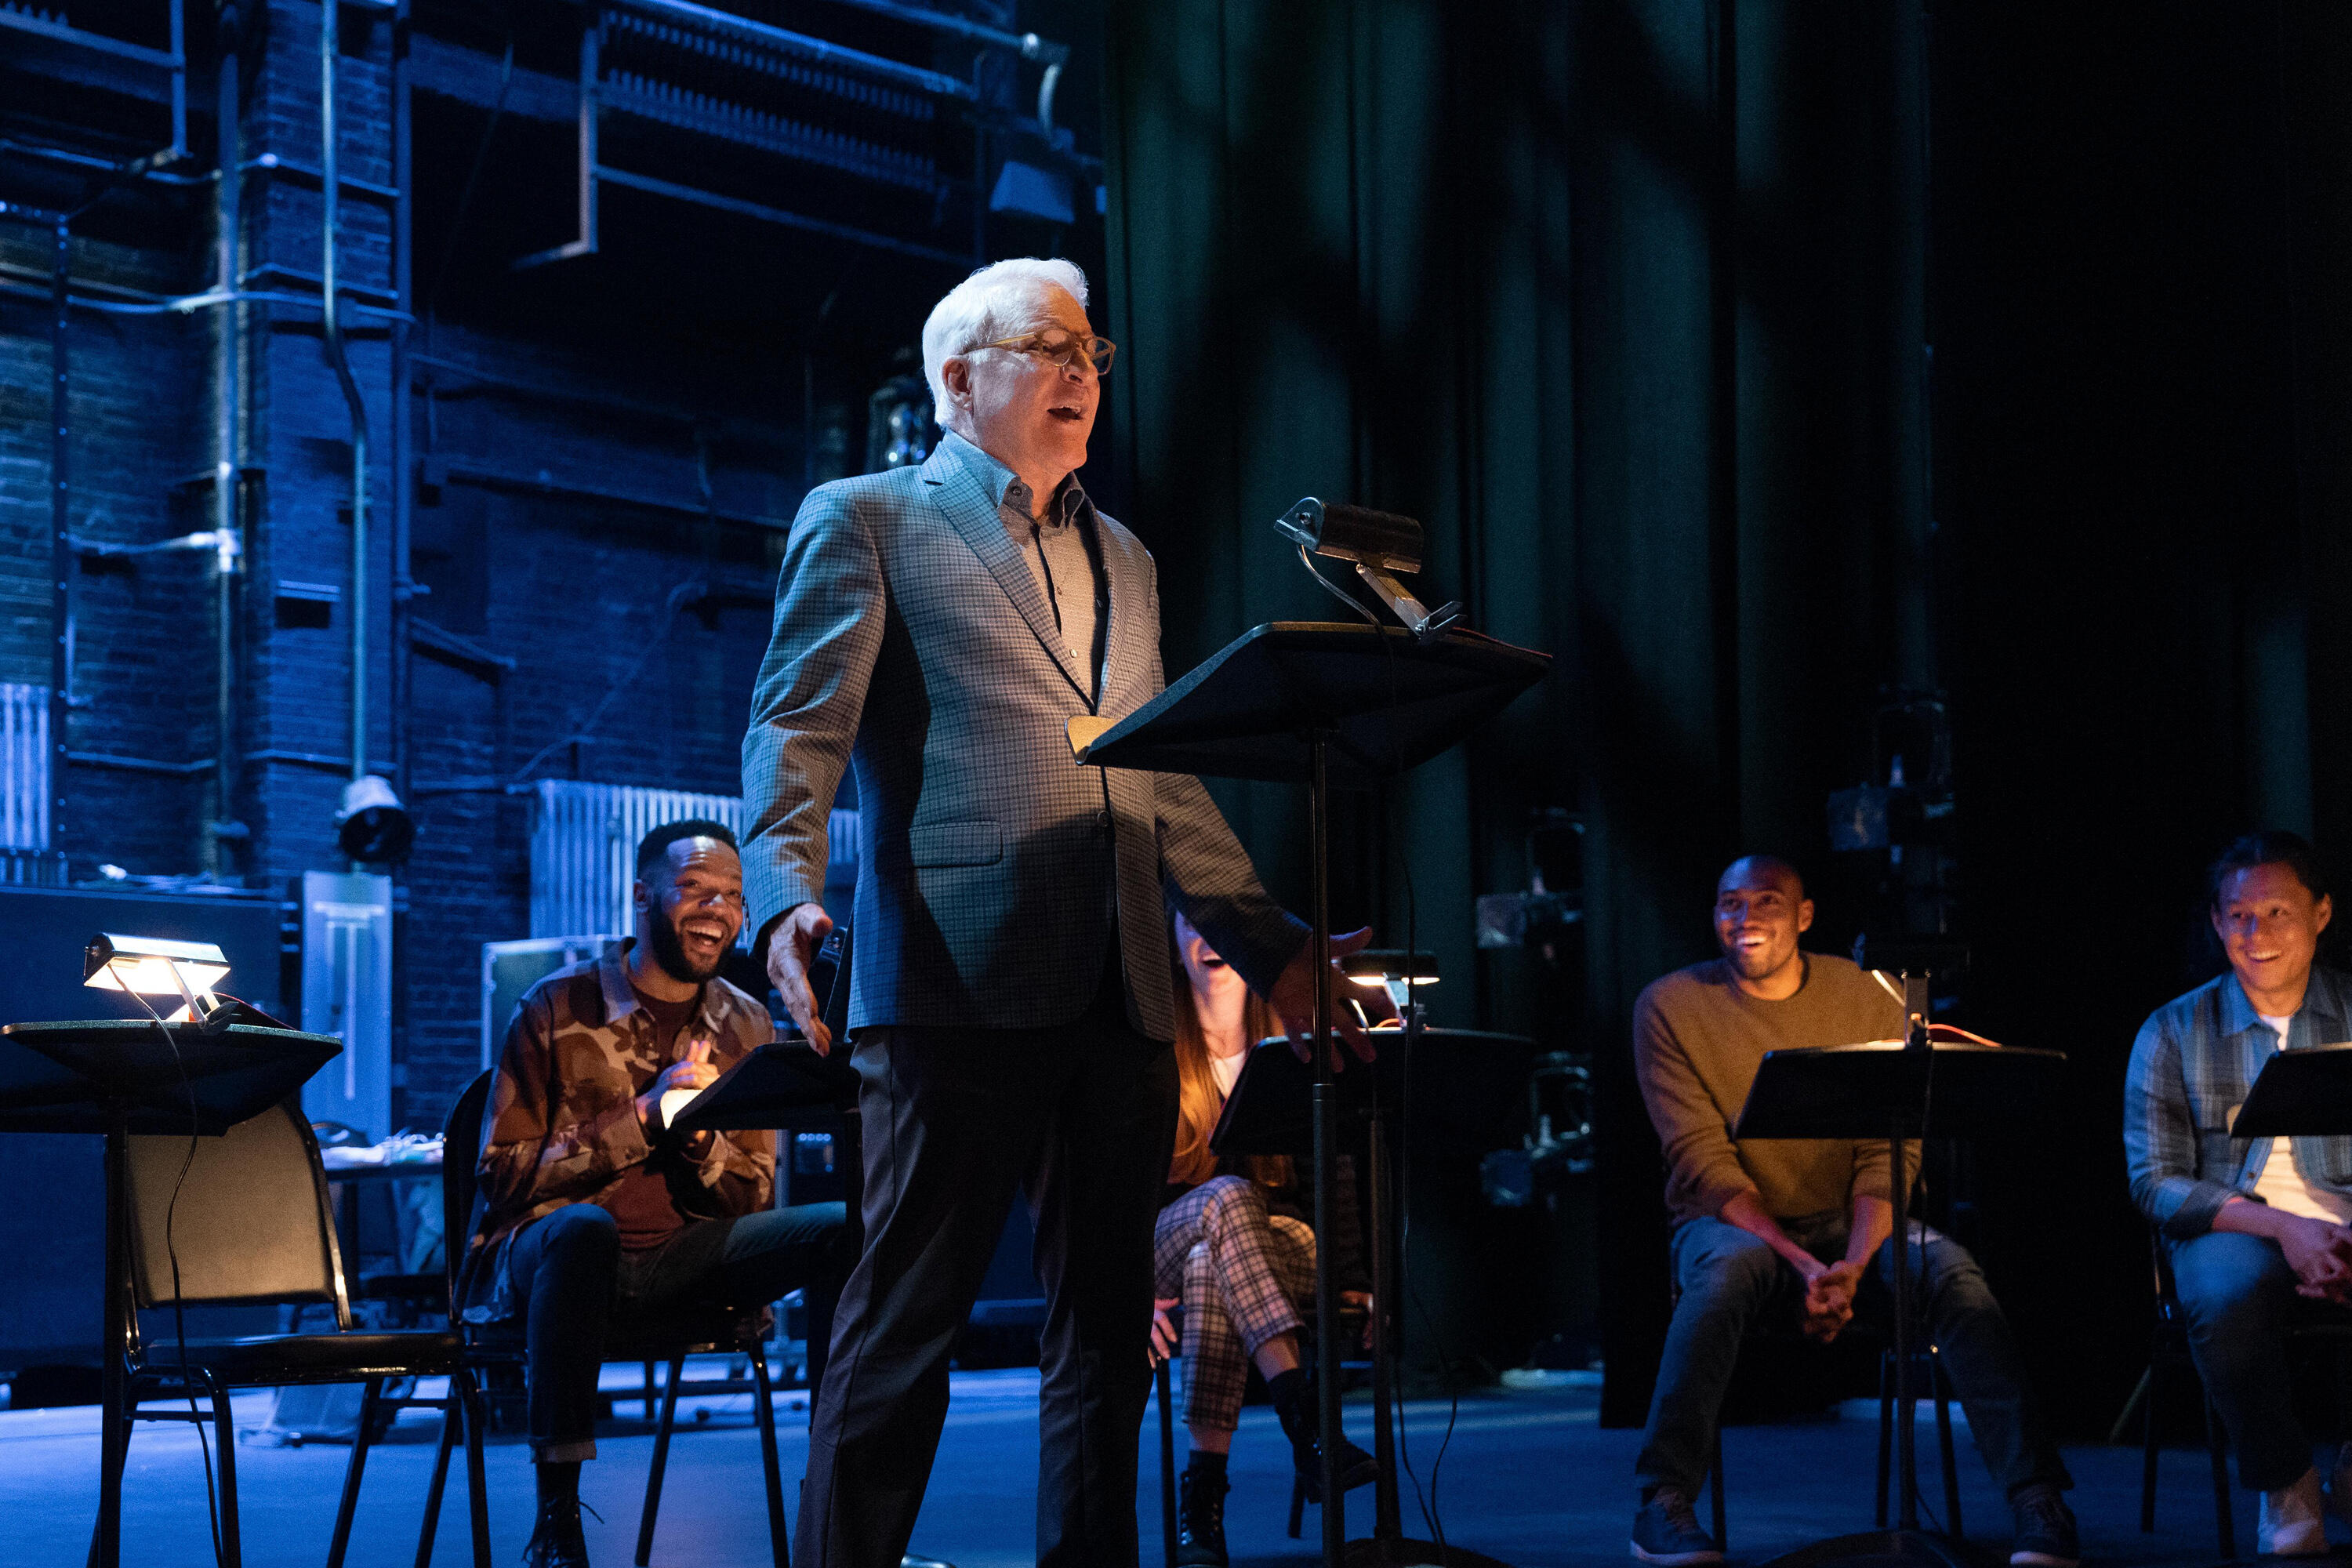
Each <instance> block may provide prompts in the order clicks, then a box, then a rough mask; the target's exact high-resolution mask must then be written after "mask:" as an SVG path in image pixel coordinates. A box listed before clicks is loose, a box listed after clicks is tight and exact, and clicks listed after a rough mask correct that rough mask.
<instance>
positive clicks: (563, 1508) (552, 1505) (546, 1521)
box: [522, 1495, 588, 1568]
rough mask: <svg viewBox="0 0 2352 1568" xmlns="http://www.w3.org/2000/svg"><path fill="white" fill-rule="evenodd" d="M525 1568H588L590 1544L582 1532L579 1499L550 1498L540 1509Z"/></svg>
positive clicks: (525, 1550) (524, 1555)
mask: <svg viewBox="0 0 2352 1568" xmlns="http://www.w3.org/2000/svg"><path fill="white" fill-rule="evenodd" d="M522 1561H523V1568H588V1541H587V1538H586V1537H585V1536H583V1534H582V1533H581V1531H580V1499H579V1498H578V1496H577V1495H574V1496H572V1497H558V1498H549V1499H548V1500H546V1501H544V1502H542V1503H541V1504H540V1505H539V1520H538V1522H537V1523H535V1524H533V1525H532V1526H531V1530H530V1544H529V1545H527V1546H525V1547H524V1548H523V1549H522Z"/></svg>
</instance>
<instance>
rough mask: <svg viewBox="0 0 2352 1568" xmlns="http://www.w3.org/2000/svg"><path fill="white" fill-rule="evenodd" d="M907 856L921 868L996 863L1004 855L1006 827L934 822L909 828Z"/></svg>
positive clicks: (989, 824) (991, 823)
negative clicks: (1004, 828)
mask: <svg viewBox="0 0 2352 1568" xmlns="http://www.w3.org/2000/svg"><path fill="white" fill-rule="evenodd" d="M907 858H908V860H909V861H911V862H912V863H913V864H914V865H916V866H918V867H929V866H993V865H995V864H996V863H997V862H998V861H999V860H1002V859H1003V858H1004V830H1003V828H1001V827H999V826H997V825H996V824H994V823H993V822H933V823H929V824H927V825H925V826H919V827H909V828H908V829H907Z"/></svg>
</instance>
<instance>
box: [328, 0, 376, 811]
mask: <svg viewBox="0 0 2352 1568" xmlns="http://www.w3.org/2000/svg"><path fill="white" fill-rule="evenodd" d="M340 9H341V6H340V5H339V4H338V0H324V3H323V4H322V5H320V7H319V140H320V159H319V170H320V180H319V184H320V200H321V201H322V202H323V204H324V205H325V218H324V220H323V223H322V225H321V231H322V232H321V237H322V241H323V254H322V255H321V258H320V278H321V279H322V282H321V285H320V300H321V302H322V304H323V306H324V309H325V318H324V319H325V327H326V344H327V358H328V359H329V361H330V362H331V363H333V365H334V367H335V381H336V384H338V385H340V386H341V388H342V389H343V404H344V406H345V407H346V408H348V409H349V410H350V411H351V417H352V778H354V779H363V778H365V777H367V771H368V763H367V753H368V746H367V652H368V647H367V586H368V577H367V550H368V529H367V503H368V486H367V405H365V404H364V403H362V402H361V401H360V386H359V383H358V382H357V381H355V380H354V379H352V360H351V355H350V353H348V352H346V350H345V348H344V344H343V321H342V307H341V301H340V300H338V298H337V296H336V292H335V259H336V258H335V217H336V200H335V193H336V189H337V186H338V184H339V174H338V171H337V168H336V164H337V163H338V149H337V147H336V145H335V142H336V140H337V132H338V129H339V127H338V125H337V122H336V117H335V57H336V56H337V54H338V53H339V52H340V48H339V44H338V39H337V36H336V35H337V31H338V27H339V25H340V18H339V17H338V16H337V15H336V13H337V12H338V11H339V10H340Z"/></svg>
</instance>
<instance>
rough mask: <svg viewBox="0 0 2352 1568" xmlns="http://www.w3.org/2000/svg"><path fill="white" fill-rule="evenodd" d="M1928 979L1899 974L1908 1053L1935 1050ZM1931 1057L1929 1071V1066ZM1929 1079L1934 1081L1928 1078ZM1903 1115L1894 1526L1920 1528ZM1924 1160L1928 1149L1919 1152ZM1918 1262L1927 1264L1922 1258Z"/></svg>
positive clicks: (1896, 1191)
mask: <svg viewBox="0 0 2352 1568" xmlns="http://www.w3.org/2000/svg"><path fill="white" fill-rule="evenodd" d="M1928 985H1929V980H1928V978H1927V976H1926V975H1914V974H1912V973H1910V972H1909V971H1908V970H1906V971H1905V972H1904V975H1903V990H1904V998H1903V1011H1904V1012H1905V1013H1906V1015H1907V1017H1906V1027H1905V1029H1904V1033H1903V1047H1904V1049H1906V1050H1910V1051H1927V1050H1933V1049H1934V1048H1935V1047H1933V1046H1932V1045H1931V1044H1930V1043H1929V1041H1928V1038H1927V1009H1928V1006H1929V1005H1930V1004H1929V1000H1928ZM1932 1066H1933V1063H1932V1059H1931V1061H1930V1067H1931V1068H1932ZM1931 1081H1932V1080H1931ZM1903 1120H1904V1119H1903V1112H1902V1110H1900V1109H1898V1110H1895V1113H1894V1115H1893V1116H1891V1117H1890V1118H1888V1123H1889V1125H1888V1132H1889V1134H1890V1136H1889V1137H1888V1139H1887V1141H1886V1161H1887V1178H1888V1183H1889V1189H1890V1191H1891V1193H1892V1194H1893V1196H1894V1199H1895V1235H1894V1237H1893V1238H1892V1239H1893V1240H1894V1243H1895V1455H1896V1461H1897V1468H1899V1469H1900V1470H1901V1471H1902V1473H1903V1479H1902V1481H1901V1482H1900V1483H1899V1485H1900V1488H1901V1490H1900V1491H1899V1492H1898V1493H1897V1496H1898V1497H1899V1499H1900V1503H1899V1505H1898V1509H1897V1512H1896V1516H1895V1528H1896V1529H1897V1530H1916V1529H1918V1528H1919V1477H1918V1474H1917V1471H1916V1463H1917V1461H1916V1458H1915V1456H1914V1452H1913V1445H1914V1442H1915V1440H1916V1436H1917V1434H1916V1432H1915V1431H1914V1430H1913V1426H1914V1425H1915V1423H1916V1419H1917V1415H1918V1410H1917V1404H1918V1396H1917V1395H1916V1394H1915V1393H1914V1392H1913V1391H1912V1387H1911V1331H1912V1324H1911V1183H1910V1181H1909V1179H1908V1175H1907V1173H1906V1171H1905V1169H1904V1165H1903ZM1920 1153H1921V1156H1922V1157H1923V1158H1924V1157H1925V1155H1926V1153H1927V1151H1926V1150H1925V1149H1922V1150H1921V1151H1920ZM1922 1261H1923V1262H1924V1261H1925V1258H1924V1256H1923V1258H1922Z"/></svg>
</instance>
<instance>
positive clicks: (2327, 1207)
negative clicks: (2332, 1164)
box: [2254, 1013, 2352, 1225]
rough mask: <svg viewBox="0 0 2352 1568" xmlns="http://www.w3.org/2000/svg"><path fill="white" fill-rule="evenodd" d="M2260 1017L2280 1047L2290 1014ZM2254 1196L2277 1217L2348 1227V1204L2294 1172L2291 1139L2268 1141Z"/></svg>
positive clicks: (2351, 1204) (2351, 1211)
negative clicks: (2272, 1209) (2278, 1215)
mask: <svg viewBox="0 0 2352 1568" xmlns="http://www.w3.org/2000/svg"><path fill="white" fill-rule="evenodd" d="M2260 1016H2261V1018H2262V1020H2263V1023H2265V1024H2268V1025H2269V1026H2271V1028H2272V1029H2273V1030H2274V1031H2275V1032H2276V1033H2277V1035H2278V1037H2279V1043H2280V1044H2281V1045H2282V1046H2284V1044H2285V1043H2286V1031H2287V1026H2288V1025H2289V1024H2291V1023H2293V1022H2294V1015H2292V1014H2289V1015H2287V1016H2285V1017H2273V1016H2271V1015H2270V1014H2268V1013H2264V1014H2262V1015H2260ZM2254 1195H2255V1196H2256V1197H2258V1198H2260V1199H2262V1200H2263V1202H2264V1203H2266V1204H2268V1205H2271V1207H2273V1208H2274V1209H2276V1210H2278V1211H2279V1212H2280V1213H2281V1214H2292V1215H2302V1216H2303V1217H2304V1218H2305V1219H2320V1220H2326V1222H2327V1223H2328V1224H2330V1225H2345V1224H2352V1201H2347V1199H2345V1198H2344V1197H2342V1196H2341V1195H2339V1194H2336V1192H2335V1191H2334V1190H2332V1189H2330V1188H2327V1187H2323V1186H2321V1185H2320V1184H2318V1183H2316V1182H2314V1181H2312V1180H2311V1179H2310V1178H2309V1177H2307V1176H2305V1174H2304V1173H2302V1172H2301V1171H2299V1170H2297V1169H2295V1164H2294V1139H2292V1138H2273V1139H2272V1140H2271V1156H2270V1158H2269V1159H2267V1160H2265V1161H2263V1173H2262V1175H2261V1177H2260V1178H2259V1179H2258V1180H2256V1182H2255V1183H2254Z"/></svg>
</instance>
